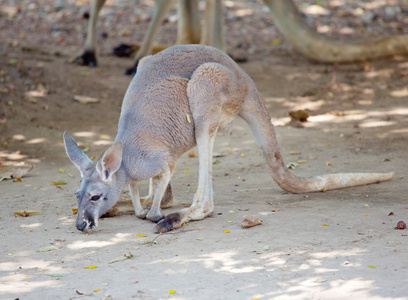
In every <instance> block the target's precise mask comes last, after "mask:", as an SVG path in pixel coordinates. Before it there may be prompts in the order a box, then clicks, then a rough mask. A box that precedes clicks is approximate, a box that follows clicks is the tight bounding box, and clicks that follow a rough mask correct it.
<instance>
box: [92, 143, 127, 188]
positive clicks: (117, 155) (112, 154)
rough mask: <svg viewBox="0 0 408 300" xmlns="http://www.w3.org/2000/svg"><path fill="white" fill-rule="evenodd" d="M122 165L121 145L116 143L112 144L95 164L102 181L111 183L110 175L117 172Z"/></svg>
mask: <svg viewBox="0 0 408 300" xmlns="http://www.w3.org/2000/svg"><path fill="white" fill-rule="evenodd" d="M121 164H122V143H121V142H117V143H115V144H113V145H112V146H111V147H110V148H109V149H108V150H106V152H105V153H104V154H103V156H102V157H101V159H100V160H99V161H98V163H97V167H96V169H97V171H98V173H99V175H100V176H101V178H102V180H104V181H111V180H112V175H113V174H115V172H116V171H117V170H119V168H120V165H121Z"/></svg>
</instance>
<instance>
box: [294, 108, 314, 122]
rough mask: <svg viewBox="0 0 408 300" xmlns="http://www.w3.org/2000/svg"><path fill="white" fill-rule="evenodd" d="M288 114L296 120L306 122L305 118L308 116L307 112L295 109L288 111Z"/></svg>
mask: <svg viewBox="0 0 408 300" xmlns="http://www.w3.org/2000/svg"><path fill="white" fill-rule="evenodd" d="M289 116H290V117H291V118H292V119H295V120H298V121H300V122H306V121H307V118H309V114H308V113H307V112H306V111H304V110H301V109H300V110H296V111H291V112H289Z"/></svg>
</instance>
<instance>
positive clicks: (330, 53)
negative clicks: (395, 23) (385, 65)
mask: <svg viewBox="0 0 408 300" xmlns="http://www.w3.org/2000/svg"><path fill="white" fill-rule="evenodd" d="M264 2H265V4H266V5H267V6H268V7H269V9H270V10H271V12H272V15H273V17H274V20H275V22H276V24H277V26H278V27H279V29H280V31H281V32H282V34H283V35H284V36H285V38H286V39H287V40H288V41H289V42H290V43H291V44H292V45H293V47H294V48H295V49H296V50H297V51H299V52H301V53H302V54H304V55H306V56H307V57H309V58H312V59H315V60H317V61H320V62H325V63H341V62H353V61H364V60H372V59H378V58H383V57H387V56H392V55H407V54H408V35H395V36H389V37H381V38H374V39H369V40H358V41H338V40H331V39H328V38H326V37H324V36H323V35H321V34H319V33H317V32H316V31H315V30H313V29H312V28H310V27H309V25H308V24H307V23H306V21H305V20H304V18H302V17H301V16H300V14H299V12H298V10H297V9H296V6H295V5H294V3H293V1H292V0H264Z"/></svg>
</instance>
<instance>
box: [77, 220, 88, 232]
mask: <svg viewBox="0 0 408 300" xmlns="http://www.w3.org/2000/svg"><path fill="white" fill-rule="evenodd" d="M86 225H87V224H86V222H83V221H82V222H81V223H79V222H77V223H76V227H77V229H78V230H81V231H83V230H84V229H85V228H86Z"/></svg>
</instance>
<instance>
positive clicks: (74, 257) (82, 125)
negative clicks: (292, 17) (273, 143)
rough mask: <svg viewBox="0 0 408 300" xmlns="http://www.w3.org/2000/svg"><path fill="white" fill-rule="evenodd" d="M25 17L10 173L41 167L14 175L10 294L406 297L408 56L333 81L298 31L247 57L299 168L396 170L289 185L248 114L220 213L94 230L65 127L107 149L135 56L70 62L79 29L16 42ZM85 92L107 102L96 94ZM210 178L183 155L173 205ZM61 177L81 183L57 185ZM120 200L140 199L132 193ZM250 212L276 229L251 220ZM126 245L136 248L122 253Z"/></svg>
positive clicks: (228, 153)
mask: <svg viewBox="0 0 408 300" xmlns="http://www.w3.org/2000/svg"><path fill="white" fill-rule="evenodd" d="M6 2H7V1H6ZM7 3H9V2H7ZM24 3H25V2H24ZM33 3H36V2H33ZM257 5H259V4H257ZM4 7H6V6H4ZM62 11H64V10H62ZM3 16H5V13H4V11H3ZM4 20H5V19H3V21H4ZM20 21H21V20H20ZM21 22H23V21H21ZM21 22H20V23H18V22H17V21H16V23H12V22H11V23H10V22H8V21H7V22H3V23H2V33H1V34H2V38H3V41H6V42H4V43H0V47H1V48H0V72H1V73H0V79H1V81H0V84H1V85H0V87H1V89H2V90H1V92H0V97H1V101H0V142H1V143H2V144H1V145H0V163H1V165H0V169H1V170H0V177H3V176H6V175H7V174H9V173H8V172H14V171H15V170H18V169H24V168H29V167H30V166H34V168H33V170H31V172H29V173H28V174H27V175H26V176H24V177H22V178H21V181H16V180H14V181H13V180H4V181H2V182H0V199H1V203H2V210H1V212H0V218H1V219H0V220H1V222H0V236H1V248H0V249H1V250H0V298H1V299H17V298H18V299H95V298H97V299H132V298H136V299H345V298H350V299H407V298H408V289H407V283H408V281H407V274H408V252H407V251H408V241H407V239H408V238H407V236H408V231H407V230H396V229H395V227H396V225H397V222H398V221H401V220H403V221H405V222H406V223H408V204H407V201H406V200H407V199H406V191H407V183H406V180H407V171H406V170H407V169H408V162H407V159H406V146H407V140H408V138H407V133H408V108H407V101H408V90H407V75H408V63H407V59H406V57H396V58H392V59H388V60H382V61H376V62H371V63H370V64H350V65H345V66H339V67H338V69H337V70H336V71H335V75H336V80H335V82H334V83H333V84H331V85H330V84H329V83H330V82H331V80H332V78H333V74H334V73H333V68H332V67H330V66H324V65H319V64H315V63H313V62H310V61H308V60H307V59H305V58H303V57H301V56H299V55H298V54H296V53H294V52H293V51H292V49H291V48H290V46H289V45H287V44H286V43H285V42H284V41H283V42H282V44H280V45H278V46H277V47H276V48H273V49H272V50H271V49H270V48H268V49H267V50H264V52H262V50H261V49H262V44H261V45H260V46H259V47H258V48H256V49H257V50H256V51H255V52H253V53H252V54H250V55H248V59H249V61H248V62H247V63H245V64H241V66H242V68H243V69H244V70H245V71H246V72H247V73H248V74H249V75H251V77H252V78H253V79H254V80H255V82H256V84H257V86H258V88H259V90H260V92H261V94H262V95H263V96H264V99H265V101H266V103H267V107H268V109H269V110H270V113H271V117H272V120H273V122H274V123H275V125H276V126H277V128H276V129H277V134H278V139H279V142H280V144H281V147H282V154H283V156H284V159H285V161H286V163H290V162H296V163H298V167H297V168H296V169H294V170H292V172H294V173H295V174H296V175H299V176H309V175H318V174H322V173H332V172H336V173H337V172H351V171H356V172H364V171H367V172H390V171H394V172H395V173H396V176H395V178H394V180H392V181H390V182H386V183H381V184H374V185H369V186H363V187H356V188H350V189H345V190H339V191H331V192H326V193H313V194H301V195H292V194H288V193H286V192H284V191H282V190H281V189H280V188H279V187H278V186H277V185H276V184H275V183H274V182H273V180H272V178H271V177H270V175H269V173H268V172H267V170H266V168H265V163H264V161H263V159H262V157H261V156H260V154H259V149H258V146H257V145H256V143H255V141H254V139H253V138H252V135H251V133H250V132H249V130H248V128H247V126H246V124H245V123H244V122H243V121H242V120H237V121H236V122H235V123H234V128H233V132H232V135H231V136H226V137H225V136H224V137H219V138H217V140H216V145H215V151H216V152H218V153H219V154H221V156H220V157H216V158H214V162H215V164H214V168H213V170H214V182H213V183H214V191H215V205H216V208H215V213H214V215H213V216H212V217H210V218H207V219H205V220H202V221H199V222H191V223H189V224H187V225H186V226H184V227H183V228H182V229H181V230H178V231H174V232H170V233H168V234H163V235H160V236H158V235H156V234H153V228H154V226H155V224H154V223H152V222H150V221H147V220H140V219H138V218H136V217H135V216H134V215H131V214H129V215H121V216H116V217H113V218H105V219H101V220H100V223H99V227H98V229H96V230H94V231H92V232H90V233H89V234H85V233H82V232H79V231H77V230H76V228H75V217H76V216H75V215H74V214H73V213H72V209H73V208H75V207H76V200H75V197H74V195H73V193H74V191H75V190H76V188H77V187H78V186H79V182H80V175H79V172H78V171H77V170H76V168H75V167H74V166H73V165H72V164H71V162H70V161H69V160H68V159H67V158H66V156H65V153H64V149H63V143H62V133H63V131H64V130H67V131H68V132H69V133H70V134H71V135H72V136H74V137H75V139H76V140H77V141H79V142H80V144H81V145H82V146H83V147H84V148H88V152H87V154H88V155H89V156H90V157H93V156H96V157H99V156H100V155H101V154H102V153H103V151H104V150H105V149H106V148H107V147H108V146H109V145H110V144H111V143H112V141H113V139H114V137H115V134H116V130H117V127H116V124H117V121H118V118H119V113H120V104H121V101H122V98H123V95H124V93H125V91H126V88H127V85H128V84H129V82H130V78H128V77H125V76H122V75H120V74H121V72H122V71H123V70H124V69H125V68H126V67H128V66H129V65H130V64H131V61H130V59H119V58H115V57H111V56H108V55H107V53H106V51H105V50H101V54H100V58H101V60H100V67H99V68H97V69H90V68H87V67H79V66H75V65H72V64H69V63H68V61H69V59H70V58H71V56H72V53H75V52H78V51H79V49H80V47H81V46H80V44H81V40H82V39H81V38H77V40H78V41H77V42H76V43H72V44H70V43H66V44H64V43H62V44H61V40H60V39H59V37H58V36H57V37H55V39H54V44H53V43H52V42H49V43H46V42H44V40H42V39H41V38H43V35H40V34H41V26H36V28H37V29H38V35H36V33H35V32H29V35H31V37H32V41H33V42H32V43H30V42H29V40H27V39H25V37H22V38H21V39H22V40H18V39H17V36H13V35H12V32H13V30H14V31H15V30H16V26H17V25H18V24H22V23H21ZM81 22H85V21H81ZM84 24H85V23H83V25H82V26H83V27H84V26H85V25H84ZM104 24H105V23H104ZM171 25H172V24H167V26H168V27H171ZM21 26H22V25H21ZM67 26H68V25H67ZM83 27H81V28H82V29H83ZM81 28H79V29H81ZM24 32H26V31H24ZM238 36H239V35H238ZM47 38H48V39H49V38H50V37H44V39H45V41H47ZM15 39H17V40H15ZM116 39H118V40H119V39H120V37H116V38H115V39H113V38H112V40H111V41H110V42H111V43H114V42H115V41H116ZM13 41H17V44H16V43H14V44H13ZM23 46H27V47H28V46H29V47H31V50H30V51H27V49H25V50H24V49H23V48H22V47H23ZM105 47H107V46H105ZM266 47H270V45H269V46H265V48H266ZM231 51H234V50H233V48H232V50H231ZM56 52H58V53H57V54H58V55H56ZM32 90H36V91H41V90H46V93H45V95H44V97H34V98H35V100H36V101H34V100H33V99H32V98H30V97H27V96H24V93H25V92H27V91H32ZM75 95H83V96H90V97H95V98H98V99H100V103H98V104H86V105H83V104H80V103H78V102H74V101H73V97H74V96H75ZM297 109H306V110H308V111H309V113H310V114H311V117H310V118H309V120H308V122H305V123H302V124H303V126H304V127H303V128H298V127H296V126H290V125H287V123H288V122H289V120H290V119H289V117H288V112H289V111H293V110H297ZM294 153H297V154H294ZM197 174H198V158H197V157H194V158H191V157H188V156H187V155H184V156H182V157H181V158H180V160H179V162H178V166H177V171H176V173H175V175H174V177H173V178H174V179H173V189H174V194H175V197H176V203H175V206H174V207H172V208H170V209H166V210H165V213H166V214H168V213H171V212H174V211H177V210H179V209H181V208H182V207H186V204H188V203H191V202H192V198H193V195H194V191H195V189H196V186H197ZM59 180H61V181H65V182H66V183H67V184H66V185H57V186H55V185H52V184H50V182H53V181H54V182H55V181H59ZM142 190H143V192H144V193H146V192H147V182H146V183H143V184H142ZM122 199H124V200H128V199H130V197H129V193H128V191H127V189H126V190H124V191H123V194H122ZM20 210H38V211H41V212H40V213H36V214H31V215H29V216H28V217H25V218H24V217H21V216H18V215H15V214H14V212H15V211H20ZM245 215H255V216H257V217H259V218H260V219H261V220H262V225H260V226H256V227H253V228H249V229H243V228H241V221H242V220H243V218H244V216H245ZM143 235H144V236H143ZM52 246H55V248H56V249H55V250H51V251H46V252H39V250H44V248H48V247H52ZM128 252H130V253H131V254H132V255H133V257H132V258H130V259H128V260H124V261H119V262H111V260H113V259H115V258H117V257H120V256H123V255H124V254H126V253H128ZM95 266H96V267H95ZM87 267H92V268H87Z"/></svg>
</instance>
